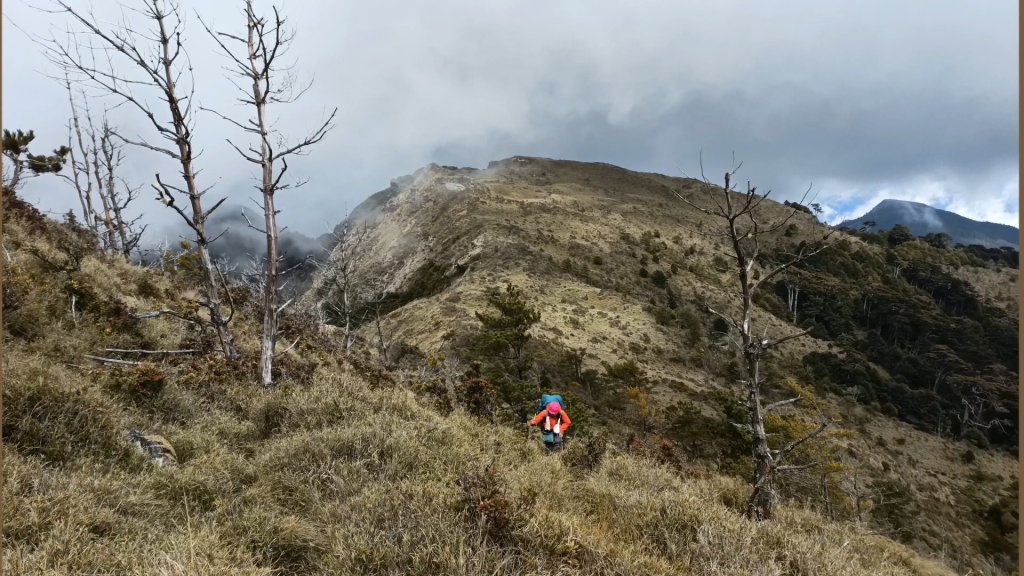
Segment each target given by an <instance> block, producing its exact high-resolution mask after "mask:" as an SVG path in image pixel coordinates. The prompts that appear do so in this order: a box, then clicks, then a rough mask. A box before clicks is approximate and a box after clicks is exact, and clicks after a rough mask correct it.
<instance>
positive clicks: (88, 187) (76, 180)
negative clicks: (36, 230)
mask: <svg viewBox="0 0 1024 576" xmlns="http://www.w3.org/2000/svg"><path fill="white" fill-rule="evenodd" d="M64 86H65V88H66V89H67V92H68V105H69V107H70V109H71V120H70V121H69V122H68V152H69V155H70V159H71V162H70V164H71V176H67V175H64V174H62V175H61V177H62V178H64V180H66V181H67V182H68V183H70V184H71V185H72V186H73V187H74V188H75V192H77V193H78V200H79V202H80V203H81V204H82V221H83V222H85V226H86V228H88V229H89V231H90V232H92V234H93V235H94V236H95V237H96V238H101V236H100V229H99V226H98V225H97V224H96V210H95V209H94V208H93V205H92V198H93V194H92V171H91V169H90V168H89V162H88V159H89V153H88V149H87V148H86V147H85V140H84V139H83V138H82V127H81V124H80V123H79V121H78V107H77V106H76V105H75V98H74V94H73V93H72V91H71V81H70V80H69V79H68V77H67V76H65V77H64ZM76 145H77V150H78V154H76V153H75V150H76ZM79 155H81V159H79Z"/></svg>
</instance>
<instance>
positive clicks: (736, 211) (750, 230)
mask: <svg viewBox="0 0 1024 576" xmlns="http://www.w3.org/2000/svg"><path fill="white" fill-rule="evenodd" d="M738 169H739V166H736V168H734V169H733V170H732V171H730V172H727V173H726V174H725V186H724V187H718V186H715V185H713V184H712V183H711V182H710V181H708V180H707V179H706V178H704V177H703V168H702V171H701V177H702V180H703V183H702V185H701V187H700V188H701V192H703V195H704V196H705V198H706V203H704V205H698V204H696V203H694V202H693V201H692V200H691V199H690V198H689V197H686V196H683V195H682V194H680V193H678V192H676V196H677V197H678V198H679V199H680V200H682V201H683V202H685V203H686V204H687V205H689V206H691V207H692V208H695V209H696V210H699V211H700V212H701V213H703V214H706V215H708V216H711V217H713V218H716V219H718V220H720V221H721V224H722V228H721V231H720V232H717V233H714V235H715V236H717V237H719V238H721V239H723V240H724V241H725V242H726V243H727V244H728V245H729V249H730V253H729V256H730V257H731V258H732V259H733V261H734V263H735V266H736V267H735V269H734V270H735V272H736V279H737V281H738V284H739V296H740V301H739V308H740V317H739V318H736V317H734V316H732V315H730V314H728V313H727V312H726V311H725V310H716V309H714V308H712V307H711V306H710V304H707V303H705V305H706V306H707V309H708V311H709V312H711V313H713V314H715V315H716V316H718V317H720V318H722V319H723V320H725V321H726V322H727V323H728V324H729V326H730V327H731V328H732V329H734V330H735V331H736V332H738V333H739V337H740V339H739V340H738V341H736V340H735V339H731V340H732V342H733V344H734V345H735V347H736V348H737V349H738V351H739V353H740V354H741V355H742V357H743V360H744V364H745V366H744V367H745V376H746V378H745V379H744V380H742V381H741V383H742V384H743V386H744V388H745V390H746V395H747V413H748V417H749V422H748V423H747V424H746V425H745V426H744V428H745V429H746V428H749V430H748V431H749V432H750V434H751V435H752V437H753V439H752V450H753V457H754V476H753V478H752V479H751V484H752V486H753V491H752V493H751V495H750V499H749V501H748V503H747V514H748V515H749V516H750V517H751V518H755V519H757V520H768V519H770V518H771V517H772V510H773V508H774V506H775V500H776V491H775V478H776V476H777V475H780V474H782V473H785V472H790V471H795V470H805V469H808V468H812V467H814V466H816V465H817V464H818V463H817V462H810V463H804V464H794V465H791V464H788V463H787V458H788V457H790V456H791V455H792V454H793V451H794V450H796V449H797V448H799V447H800V446H802V445H803V444H804V443H805V442H807V441H808V440H811V439H812V438H815V437H817V436H819V435H821V434H822V433H823V432H824V431H825V430H826V428H827V427H828V426H829V425H830V424H831V422H830V421H828V420H826V421H824V422H822V423H821V424H820V425H819V426H818V427H817V428H816V429H815V430H814V431H812V432H810V433H809V434H807V435H805V436H803V437H801V438H799V439H797V440H795V441H792V442H790V443H789V444H787V445H785V446H782V447H781V448H772V447H771V445H770V444H769V441H768V435H767V434H766V433H765V427H764V418H765V415H766V414H768V413H769V412H771V411H773V410H779V409H780V408H782V407H784V406H789V405H792V404H795V403H796V402H798V401H799V400H800V398H799V397H796V398H790V399H787V400H781V401H778V402H772V403H770V404H767V405H765V404H763V403H762V399H761V392H762V386H763V384H764V382H765V380H764V376H762V374H761V358H762V357H763V356H764V355H765V354H766V353H767V352H768V351H769V350H772V349H773V348H775V347H777V346H779V345H780V344H782V343H784V342H787V341H789V340H793V339H795V338H799V337H801V336H803V335H805V334H807V332H806V331H803V332H798V333H794V334H790V335H787V336H783V337H781V338H778V339H771V338H769V337H768V330H767V328H765V329H764V330H763V333H762V334H760V335H758V333H757V331H756V330H755V328H754V297H755V295H756V294H757V291H758V290H759V289H760V288H761V287H762V286H765V285H767V283H768V282H771V281H773V280H774V279H775V278H776V277H777V276H778V275H779V274H780V273H782V272H783V271H784V270H786V269H787V268H789V267H790V266H793V265H794V264H796V263H798V262H801V261H803V260H806V259H807V258H809V257H811V256H813V255H815V254H817V253H819V252H821V251H822V250H824V249H825V248H827V247H828V246H829V242H828V240H829V238H830V236H831V234H832V233H833V230H832V229H831V228H827V229H826V230H825V232H824V233H823V234H822V235H821V237H820V238H818V239H816V240H815V241H813V242H807V241H804V242H801V243H800V244H799V246H797V247H796V249H795V251H794V252H792V253H788V254H786V255H785V256H784V258H783V259H782V261H781V263H771V264H769V265H767V266H765V263H763V262H762V260H761V257H762V256H763V255H762V254H761V248H762V243H763V242H764V241H765V240H767V237H769V235H772V234H774V233H775V232H777V231H778V230H779V229H781V228H783V227H784V226H786V224H787V223H788V222H789V221H790V220H791V219H792V218H793V217H794V216H795V215H796V213H797V210H796V209H793V210H791V211H790V212H789V213H788V214H787V215H786V216H785V217H783V218H781V219H780V220H779V221H777V222H769V221H767V219H766V217H765V216H764V215H763V214H762V213H761V212H759V210H758V209H759V207H760V206H761V204H762V203H763V202H764V200H765V199H766V198H767V197H768V195H769V194H770V193H771V192H770V191H769V192H767V193H764V194H758V192H757V188H756V187H751V186H750V183H749V182H748V183H747V189H746V191H745V192H737V191H736V190H735V186H734V184H733V182H732V177H733V176H734V175H735V174H736V171H737V170H738ZM804 196H805V197H806V193H805V195H804ZM803 203H804V202H803V199H801V201H800V204H803Z"/></svg>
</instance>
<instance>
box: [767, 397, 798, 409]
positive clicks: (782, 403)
mask: <svg viewBox="0 0 1024 576" xmlns="http://www.w3.org/2000/svg"><path fill="white" fill-rule="evenodd" d="M800 400H801V398H800V397H799V396H797V397H796V398H790V399H789V400H779V401H778V402H772V403H771V404H767V405H765V407H764V408H763V409H762V411H763V412H765V413H768V412H771V411H772V410H778V409H779V408H782V407H783V406H789V405H790V404H795V403H797V402H799V401H800Z"/></svg>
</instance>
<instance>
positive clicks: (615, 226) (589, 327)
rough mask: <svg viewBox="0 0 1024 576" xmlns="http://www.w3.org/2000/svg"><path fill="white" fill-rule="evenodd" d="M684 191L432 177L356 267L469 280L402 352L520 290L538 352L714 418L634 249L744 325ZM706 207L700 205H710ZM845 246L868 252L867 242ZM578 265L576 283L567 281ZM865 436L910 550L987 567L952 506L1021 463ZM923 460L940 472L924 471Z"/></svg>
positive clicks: (1007, 297)
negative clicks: (900, 490) (625, 370)
mask: <svg viewBox="0 0 1024 576" xmlns="http://www.w3.org/2000/svg"><path fill="white" fill-rule="evenodd" d="M449 181H458V182H460V183H462V184H463V185H465V186H466V190H465V191H464V192H459V193H453V192H450V191H447V189H446V188H445V183H447V182H449ZM672 190H682V191H683V192H686V191H691V192H692V191H694V190H695V184H694V182H693V181H687V180H684V179H680V178H669V177H665V176H661V175H656V174H639V173H634V172H630V171H627V170H623V169H620V168H616V167H613V166H608V165H601V164H584V163H574V162H560V161H550V160H544V159H518V160H516V159H514V160H511V161H509V162H506V163H505V164H504V165H503V166H501V167H499V168H496V169H493V170H486V171H480V172H477V173H472V172H467V171H464V170H460V171H452V170H447V169H442V168H437V167H435V168H429V169H424V170H423V171H422V172H420V173H418V174H417V176H416V177H415V178H414V179H412V180H411V183H409V184H408V185H403V186H401V187H398V188H396V189H395V190H392V191H391V193H390V200H389V203H388V207H387V208H385V209H384V212H385V213H386V214H385V217H383V218H382V219H381V220H380V221H379V222H381V224H380V229H379V230H378V229H375V228H371V232H370V233H371V236H372V237H373V238H374V242H373V246H374V250H373V251H371V253H370V254H368V255H367V256H366V259H365V260H364V261H362V262H360V263H359V264H360V266H359V267H360V268H365V269H369V270H373V271H376V270H380V269H381V267H380V264H381V263H383V262H395V261H397V262H402V263H403V264H404V266H403V268H402V271H403V272H402V273H401V274H399V277H401V276H402V274H409V273H411V271H412V270H415V269H416V267H418V266H421V265H423V264H424V263H425V262H427V261H428V260H434V261H438V262H458V263H460V264H462V265H465V266H466V267H467V271H466V272H465V274H463V275H461V276H458V277H457V278H456V279H455V280H454V281H453V283H452V285H451V286H450V287H449V288H448V289H446V290H444V291H442V292H441V293H439V294H436V295H434V296H431V297H426V298H422V299H419V300H416V301H414V302H413V303H411V304H410V305H408V306H405V307H403V308H402V309H400V310H399V311H397V312H395V313H394V314H392V315H391V316H389V317H388V318H387V321H386V324H387V325H388V326H389V327H390V328H393V329H395V336H396V338H398V339H400V340H403V341H405V342H408V343H410V344H413V345H416V346H418V347H419V348H421V349H422V350H423V351H424V352H426V353H428V354H429V353H438V352H439V351H442V350H443V349H444V346H445V339H444V336H445V334H446V333H447V332H449V331H452V330H455V331H460V330H461V331H465V330H467V329H472V328H474V327H476V326H477V325H478V322H476V320H475V318H474V316H473V313H474V312H475V311H478V310H482V309H484V308H485V301H484V297H483V296H484V293H485V291H486V290H487V289H488V288H491V287H494V286H500V285H503V284H504V283H505V282H506V281H512V282H513V283H515V284H516V285H518V286H520V287H522V288H524V289H525V290H526V292H527V293H528V294H529V295H530V297H531V300H532V301H533V303H534V304H535V305H536V306H537V308H538V309H539V310H540V311H541V320H540V322H539V323H538V324H537V326H536V327H535V328H534V329H533V332H532V334H533V335H534V337H535V339H536V340H537V341H545V342H550V343H552V344H553V345H555V346H558V347H563V348H568V347H581V346H582V347H586V348H587V349H588V352H589V354H590V355H589V356H588V357H587V359H586V360H585V362H584V367H585V368H591V369H596V370H598V371H601V370H602V368H601V362H602V361H605V362H609V363H615V362H621V361H623V360H627V359H635V360H636V362H637V363H638V364H639V365H640V366H642V368H643V370H644V372H645V373H646V374H647V376H648V377H649V380H650V381H649V383H648V384H649V386H648V388H649V390H648V391H649V396H650V398H651V400H652V402H653V403H654V404H655V406H656V408H664V407H665V406H667V405H669V404H671V403H673V402H675V401H677V400H679V399H681V398H685V399H686V400H689V401H691V402H693V403H694V404H697V405H698V407H701V408H702V409H706V408H708V407H707V406H702V403H703V402H705V401H706V400H705V397H704V396H703V395H702V393H703V392H704V391H706V390H707V389H709V388H711V389H714V388H715V387H716V386H720V383H718V382H716V379H715V378H711V379H708V378H706V374H707V370H706V366H705V365H704V361H705V359H704V358H703V357H702V356H703V355H704V352H703V350H701V349H694V348H691V347H689V346H688V345H686V344H684V342H685V338H684V336H683V335H682V334H681V333H680V330H678V329H674V330H668V329H666V327H664V326H660V325H657V324H656V322H655V319H654V317H653V316H652V314H651V312H650V310H649V298H651V297H652V296H657V297H659V298H664V292H663V291H657V290H654V288H653V287H652V285H651V283H650V281H649V280H647V279H644V278H640V277H639V276H638V270H639V268H640V266H641V259H640V257H641V256H643V255H644V251H643V249H642V247H640V246H639V244H638V243H637V241H638V240H639V239H640V237H641V236H642V235H643V234H644V233H645V232H648V233H657V234H658V238H657V241H658V242H664V243H665V244H666V245H667V246H668V248H667V249H666V250H665V252H664V253H663V257H662V259H661V261H660V262H658V263H654V262H651V261H650V260H649V261H648V264H647V265H646V266H647V268H648V269H649V270H651V271H653V270H655V269H660V270H663V271H665V272H668V271H669V270H670V266H671V265H672V264H675V265H676V267H677V269H678V273H676V274H670V278H669V280H668V283H669V285H670V286H671V287H672V288H673V289H674V290H675V291H676V293H677V294H679V300H680V304H681V305H682V306H690V307H692V308H693V309H694V310H697V311H698V312H699V311H700V310H701V309H702V308H703V304H704V302H705V299H707V300H709V301H710V302H711V303H712V304H713V305H715V306H716V307H717V308H718V309H720V310H723V311H734V309H733V306H734V303H733V302H730V299H729V298H728V294H729V293H731V291H734V290H735V289H734V288H733V286H732V284H730V282H734V279H732V278H730V276H729V275H728V273H726V272H724V271H723V270H720V269H719V267H718V266H717V265H716V264H715V262H714V256H715V255H716V254H719V253H720V249H721V247H720V246H718V245H717V243H716V241H714V240H713V239H711V238H709V237H707V236H706V235H704V234H702V231H701V226H702V224H701V219H700V218H699V217H698V215H697V213H696V212H695V211H692V210H688V209H686V208H684V207H683V206H682V203H681V202H680V201H679V200H678V199H677V198H675V197H674V196H673V195H672V194H671V191H672ZM696 199H697V200H698V202H699V200H700V197H699V196H698V197H696ZM763 210H764V212H765V214H766V215H767V216H768V217H769V218H781V217H782V215H783V214H784V213H786V212H788V210H787V209H786V208H785V207H783V206H781V205H778V204H775V203H773V202H766V203H765V204H764V205H763ZM793 223H795V224H796V225H797V228H796V230H795V232H794V233H793V239H796V240H799V239H803V238H809V237H810V236H811V235H813V233H814V230H815V229H816V226H817V224H816V222H815V221H814V219H813V218H812V217H811V216H809V215H805V214H797V216H796V218H795V219H794V220H793ZM626 234H628V235H630V236H631V237H632V238H633V241H632V243H631V242H629V241H627V240H626V239H625V236H624V235H626ZM841 236H843V237H844V238H845V239H846V240H849V241H851V242H853V243H854V244H857V245H865V244H864V243H863V242H862V241H860V240H859V239H857V238H855V237H852V236H848V235H845V234H841ZM865 246H866V245H865ZM595 256H599V257H600V258H601V263H600V264H596V263H595V262H594V257H595ZM567 260H570V261H571V262H572V263H573V267H574V269H573V270H567V269H566V267H565V266H564V262H565V261H567ZM375 266H376V267H375ZM581 267H582V268H583V272H580V268H581ZM960 274H962V275H964V277H965V278H967V279H968V280H970V281H971V282H972V283H973V284H975V286H977V287H979V289H980V290H981V292H982V294H983V295H985V296H987V297H989V298H990V299H991V300H993V301H1000V302H1001V303H1002V304H1001V305H1005V306H1006V307H1007V308H1008V309H1014V310H1015V309H1016V308H1015V306H1016V298H1017V295H1016V291H1015V288H1014V286H1015V284H1012V283H1011V282H1010V281H1009V276H1008V275H1009V274H1010V271H1008V270H1003V271H1002V272H1001V273H997V272H995V271H994V270H982V269H976V268H968V267H964V268H962V269H961V271H960ZM398 281H400V278H399V279H397V280H396V282H398ZM1011 291H1012V294H1010V292H1011ZM306 304H307V305H308V304H309V302H308V301H307V302H306ZM700 313H701V314H702V312H700ZM756 321H757V322H758V323H759V325H760V326H762V327H767V328H768V330H769V334H772V335H776V336H778V335H781V334H787V333H790V332H792V331H793V330H794V329H793V327H792V326H789V325H787V323H786V322H784V321H782V320H780V319H778V318H776V317H775V316H773V315H771V314H769V313H768V312H766V311H760V310H759V311H758V315H757V318H756ZM366 336H368V337H372V334H370V333H369V332H367V333H366ZM827 349H830V345H829V344H828V343H825V342H822V341H819V340H816V339H813V338H810V337H805V338H802V339H799V340H797V341H792V342H789V343H787V344H786V347H785V349H784V350H783V353H784V354H786V355H789V356H791V357H794V358H799V357H802V356H804V355H806V354H807V353H809V352H813V351H825V350H827ZM712 362H713V360H712ZM709 380H710V382H709ZM833 400H834V399H830V398H825V399H823V402H824V403H825V404H826V405H833V404H834V405H835V406H834V408H836V409H837V410H839V413H840V414H841V415H842V416H843V417H844V420H845V425H847V426H851V427H852V426H854V425H855V423H856V424H858V425H859V424H860V423H862V421H864V420H865V419H866V420H868V421H878V422H879V425H880V426H883V427H885V426H890V425H891V426H892V427H893V429H894V430H900V431H902V430H909V427H908V426H903V425H899V424H898V423H895V422H891V423H890V422H889V421H888V419H886V418H883V417H881V416H879V415H878V414H877V412H875V413H873V414H867V413H866V412H865V411H864V409H863V407H857V406H849V405H847V404H846V403H843V402H839V401H835V402H833ZM854 412H856V413H858V414H860V416H856V417H855V416H854ZM866 435H867V438H866V441H864V442H860V443H859V444H857V446H856V450H857V456H856V457H851V458H850V460H851V462H850V463H851V466H854V467H856V470H857V471H858V472H859V473H860V474H862V476H863V477H867V478H872V477H877V478H881V477H882V476H883V468H882V466H883V463H884V464H885V465H886V466H887V467H888V468H889V469H892V470H894V471H895V472H893V473H894V474H897V475H898V476H899V477H901V478H904V479H906V480H907V481H908V482H910V484H911V488H912V494H913V496H914V498H915V502H914V504H915V505H917V506H918V507H919V509H920V512H921V516H920V517H917V518H916V519H915V520H914V521H913V523H914V529H915V530H919V531H921V532H922V533H927V534H926V535H925V536H924V537H914V538H908V540H909V541H910V542H911V543H912V544H913V545H914V546H915V547H916V548H917V549H918V550H919V551H922V552H923V553H928V554H934V555H936V556H938V555H940V554H947V555H948V556H946V557H947V558H948V559H950V560H949V561H951V562H954V563H955V562H958V561H959V562H963V564H961V566H963V567H964V570H965V571H966V569H967V567H969V566H970V565H971V563H973V562H974V561H975V559H977V539H978V538H979V537H980V536H979V534H980V532H979V529H978V528H977V527H976V526H973V525H971V522H968V521H965V518H966V517H968V516H970V517H976V515H977V514H978V513H979V512H978V510H979V509H978V508H977V506H979V504H978V503H977V502H975V503H973V504H970V505H968V504H966V500H965V499H964V498H962V497H958V496H955V494H956V493H957V492H959V491H961V489H962V488H964V487H971V486H977V485H979V481H978V480H977V477H978V475H979V474H982V475H989V476H991V475H992V474H993V473H994V472H992V471H993V470H994V471H1000V474H999V477H1000V481H999V482H995V481H993V482H989V483H981V484H982V485H984V486H986V488H985V490H990V491H991V492H992V495H993V496H992V498H990V500H991V499H993V498H995V496H994V495H995V494H998V493H999V492H1000V490H1002V489H1004V488H1005V487H1006V485H1008V483H1009V482H1011V481H1012V480H1013V479H1015V478H1016V474H1015V473H1002V471H1004V470H1007V471H1012V470H1016V467H1017V460H1016V458H1014V457H1013V456H1012V455H1009V454H1006V453H1004V452H992V453H985V454H984V457H980V456H979V458H978V461H977V463H976V464H975V465H973V466H964V465H963V464H962V462H961V460H960V459H961V456H962V455H963V454H964V452H965V451H966V450H967V446H966V445H965V444H964V443H963V442H956V441H951V440H948V439H939V438H935V437H933V436H929V435H926V434H920V435H914V436H908V438H911V439H910V440H908V441H907V442H908V444H907V446H906V447H905V448H899V449H894V448H893V444H892V443H890V445H889V447H882V446H880V445H878V444H877V442H876V441H875V437H876V436H878V435H879V432H878V431H877V430H875V429H874V428H873V427H872V428H870V429H868V430H867V432H866ZM899 436H900V437H902V436H904V434H903V433H902V432H900V434H899ZM919 436H920V437H927V438H928V440H927V441H923V442H916V441H915V440H914V439H913V438H918V437H919ZM979 454H980V453H979ZM933 455H938V456H933ZM924 460H928V461H930V462H933V463H934V464H935V466H931V465H929V467H928V468H927V469H926V468H922V466H921V465H920V462H921V461H924ZM885 474H888V473H887V472H886V473H885ZM1000 482H1002V484H1001V483H1000ZM954 557H958V558H959V560H953V558H954ZM975 565H979V564H975Z"/></svg>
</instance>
